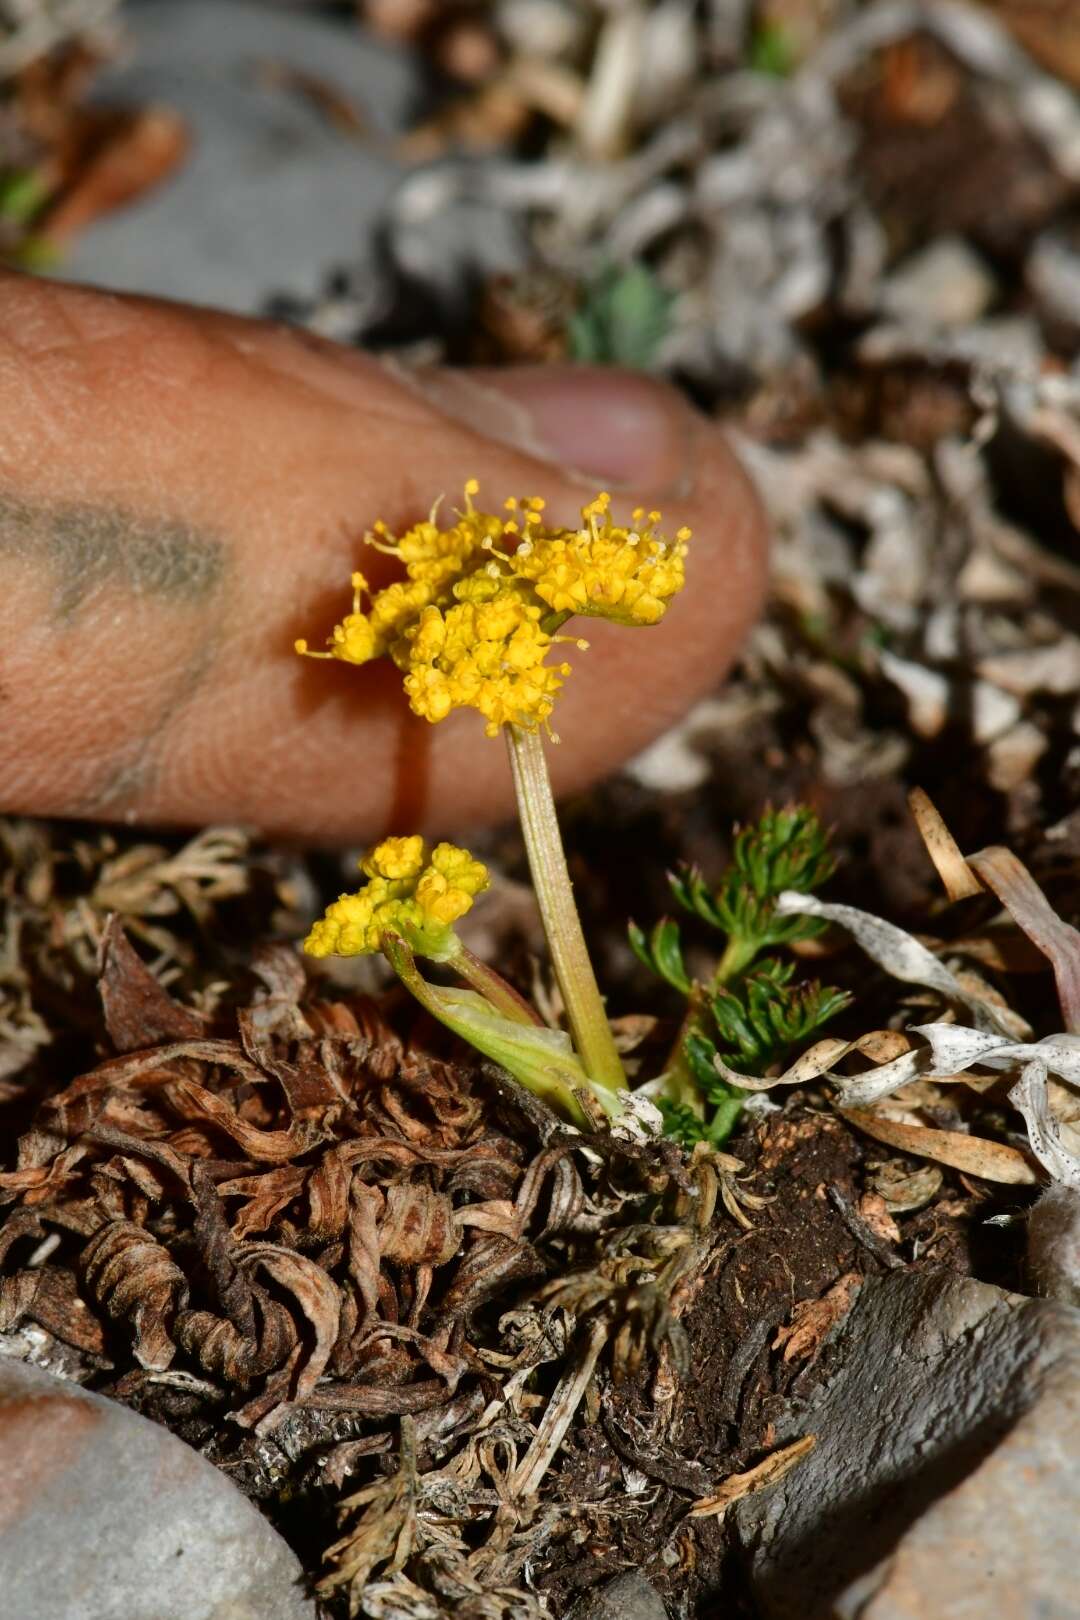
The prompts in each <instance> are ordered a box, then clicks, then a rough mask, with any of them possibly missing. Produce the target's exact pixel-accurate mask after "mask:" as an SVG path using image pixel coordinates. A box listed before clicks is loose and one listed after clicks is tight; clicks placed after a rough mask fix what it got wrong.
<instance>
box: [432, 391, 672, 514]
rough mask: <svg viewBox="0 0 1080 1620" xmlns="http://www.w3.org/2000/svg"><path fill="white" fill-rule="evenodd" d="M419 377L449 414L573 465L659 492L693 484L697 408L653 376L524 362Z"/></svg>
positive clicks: (589, 474) (573, 469) (609, 480)
mask: <svg viewBox="0 0 1080 1620" xmlns="http://www.w3.org/2000/svg"><path fill="white" fill-rule="evenodd" d="M413 382H414V384H415V386H417V387H419V388H420V389H421V391H422V392H423V393H424V395H425V397H426V398H427V399H429V400H430V401H431V403H432V404H433V405H436V406H438V408H439V409H440V410H442V411H444V412H445V413H446V415H448V416H452V417H454V418H455V419H456V420H458V421H461V422H465V423H467V425H468V426H469V427H471V428H473V429H474V430H475V431H476V432H477V433H482V434H483V435H484V436H485V437H486V438H489V439H495V440H496V441H497V442H498V443H500V444H508V445H512V446H513V448H514V449H516V450H524V451H525V452H526V453H527V454H528V455H531V456H536V457H538V458H539V459H541V460H543V461H552V462H555V463H557V465H558V466H559V467H561V468H562V470H563V471H564V472H568V473H571V474H573V473H577V474H578V475H580V476H581V477H582V478H585V479H590V480H593V481H595V480H596V479H602V480H603V481H604V482H605V483H606V484H612V485H616V486H618V485H623V486H626V487H628V488H632V489H636V490H650V491H655V492H656V493H658V494H659V493H662V492H666V493H668V494H675V495H685V494H686V493H687V491H688V489H689V486H690V483H691V474H692V466H691V462H692V452H693V441H694V436H695V417H694V413H693V412H692V411H691V410H690V408H689V407H688V406H687V405H686V404H685V403H684V401H683V400H682V399H681V397H680V396H679V395H678V394H677V393H676V392H675V391H674V389H672V388H669V387H668V386H667V385H666V384H664V383H660V382H655V381H653V379H652V378H650V377H644V376H641V375H640V374H638V373H635V372H625V371H607V370H603V369H600V368H593V367H589V366H522V367H507V368H505V369H502V370H494V369H489V368H486V367H485V368H480V367H477V368H474V369H470V370H468V371H449V370H447V371H434V370H432V371H426V372H417V373H414V375H413Z"/></svg>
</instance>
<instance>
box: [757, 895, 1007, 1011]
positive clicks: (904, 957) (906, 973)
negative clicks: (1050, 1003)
mask: <svg viewBox="0 0 1080 1620" xmlns="http://www.w3.org/2000/svg"><path fill="white" fill-rule="evenodd" d="M776 909H777V911H778V912H779V913H780V915H781V916H791V915H792V914H793V913H796V912H801V913H804V914H805V915H807V916H810V917H823V918H825V919H826V921H828V922H834V923H838V924H839V925H840V927H841V928H845V929H847V931H848V933H849V934H851V936H852V938H853V939H854V940H855V942H856V944H857V945H859V946H861V948H862V949H863V950H864V951H865V952H866V954H867V956H868V957H869V958H870V960H871V961H872V962H876V963H877V965H878V967H881V968H884V969H885V972H886V973H889V974H891V975H892V977H893V978H894V979H901V980H903V982H904V983H905V984H923V985H926V986H927V987H928V988H929V989H931V990H937V991H939V992H940V994H941V995H943V996H947V997H948V999H949V1000H950V1001H957V1002H959V1003H960V1005H961V1006H963V1007H967V1008H968V1010H969V1011H970V1012H971V1013H972V1015H973V1016H974V1018H975V1020H976V1022H977V1023H978V1024H980V1025H981V1026H982V1027H984V1028H989V1029H994V1030H996V1031H997V1032H998V1033H999V1034H1002V1035H1007V1036H1009V1037H1010V1038H1015V1037H1017V1036H1018V1035H1019V1036H1021V1037H1022V1036H1024V1035H1027V1034H1030V1030H1029V1029H1028V1027H1027V1025H1026V1024H1024V1023H1023V1020H1022V1019H1020V1018H1018V1017H1017V1015H1016V1014H1015V1013H1013V1012H1010V1011H1009V1010H1008V1009H1007V1008H1004V1007H996V1006H994V1004H993V1003H992V1002H991V1001H990V1000H989V999H988V998H987V997H985V996H980V995H977V994H975V993H973V992H972V991H970V990H967V989H965V987H964V986H963V985H962V984H961V982H960V980H959V979H958V978H957V977H956V975H955V973H952V972H951V971H950V970H949V969H948V968H947V967H946V966H945V964H944V962H941V961H939V960H938V958H937V957H936V956H934V954H933V953H932V952H931V951H928V950H927V948H926V946H925V945H920V943H919V941H918V940H917V939H915V938H914V937H913V935H911V934H909V933H907V932H906V931H905V930H904V929H903V928H898V927H897V926H896V924H895V923H890V922H886V921H885V920H884V918H882V917H875V916H873V914H872V913H871V912H869V911H860V910H859V909H858V907H856V906H844V905H833V904H830V903H829V902H828V901H826V900H817V899H815V897H814V896H813V895H809V894H798V893H796V892H795V890H793V889H787V890H785V892H784V893H783V894H782V895H781V896H780V898H779V899H778V900H777V902H776Z"/></svg>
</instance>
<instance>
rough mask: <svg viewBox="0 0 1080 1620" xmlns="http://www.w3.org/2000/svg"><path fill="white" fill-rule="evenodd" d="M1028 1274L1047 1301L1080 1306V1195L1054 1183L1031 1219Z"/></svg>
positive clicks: (1058, 1183)
mask: <svg viewBox="0 0 1080 1620" xmlns="http://www.w3.org/2000/svg"><path fill="white" fill-rule="evenodd" d="M1028 1271H1029V1273H1030V1275H1031V1277H1032V1280H1033V1281H1034V1283H1035V1286H1036V1290H1037V1292H1038V1293H1040V1294H1045V1295H1046V1297H1047V1299H1062V1300H1064V1301H1065V1303H1066V1304H1067V1305H1080V1193H1078V1192H1077V1191H1076V1190H1075V1188H1073V1187H1063V1186H1062V1185H1061V1184H1060V1182H1054V1183H1052V1184H1051V1185H1050V1186H1049V1187H1047V1189H1046V1191H1045V1192H1044V1193H1043V1195H1042V1197H1041V1198H1040V1199H1039V1202H1038V1203H1037V1204H1036V1205H1035V1208H1034V1209H1033V1210H1032V1211H1031V1214H1030V1215H1029V1217H1028Z"/></svg>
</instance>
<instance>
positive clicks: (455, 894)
mask: <svg viewBox="0 0 1080 1620" xmlns="http://www.w3.org/2000/svg"><path fill="white" fill-rule="evenodd" d="M360 868H361V871H362V872H363V873H364V875H365V876H366V877H367V879H368V881H367V883H365V884H364V886H363V887H362V888H361V889H359V890H358V891H357V893H356V894H343V895H341V896H339V898H338V899H337V900H335V901H334V902H333V904H332V905H330V906H328V907H327V908H326V915H325V916H324V917H321V918H320V919H319V921H318V922H317V923H315V924H314V925H313V926H312V929H311V932H310V933H309V934H308V936H307V939H305V941H304V950H305V951H306V952H307V954H308V955H309V956H317V957H321V956H364V955H368V954H371V953H373V952H376V951H379V950H381V949H382V943H383V938H384V936H385V935H386V934H388V933H394V934H400V935H402V937H403V938H404V939H405V940H406V942H407V943H408V945H409V946H410V947H411V948H412V949H413V950H414V951H416V952H417V953H418V954H420V955H423V956H433V957H435V958H436V959H439V958H444V959H445V958H447V957H449V956H451V955H452V954H453V952H454V950H455V948H456V943H457V942H456V940H455V938H454V934H453V930H452V924H453V923H455V922H457V920H458V918H459V917H463V916H464V915H465V913H466V912H467V911H468V910H469V908H470V907H471V905H472V903H473V899H474V898H475V896H476V895H478V894H480V893H482V891H483V890H484V889H486V888H487V887H488V883H489V881H490V880H489V878H488V874H487V869H486V867H485V866H483V865H482V863H481V862H480V861H477V860H474V859H473V857H472V856H471V855H470V854H469V852H468V850H465V849H459V848H458V847H457V846H456V845H455V844H445V843H444V844H436V846H435V848H434V849H433V850H432V851H431V854H430V857H429V856H428V853H427V847H426V845H425V843H424V840H423V839H422V838H421V837H420V836H419V835H418V834H416V835H414V836H412V837H409V838H386V839H384V840H383V842H382V843H381V844H377V845H376V846H375V848H374V849H372V850H369V851H368V853H367V854H366V855H365V856H364V857H363V859H362V860H361V862H360Z"/></svg>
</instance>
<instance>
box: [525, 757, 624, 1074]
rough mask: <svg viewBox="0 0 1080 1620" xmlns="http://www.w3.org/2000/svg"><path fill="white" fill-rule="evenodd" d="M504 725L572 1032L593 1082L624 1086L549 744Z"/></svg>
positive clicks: (535, 883) (538, 892) (539, 898)
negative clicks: (573, 877) (558, 808)
mask: <svg viewBox="0 0 1080 1620" xmlns="http://www.w3.org/2000/svg"><path fill="white" fill-rule="evenodd" d="M504 729H505V731H506V746H507V749H508V751H509V754H510V769H511V771H512V772H513V777H514V791H515V793H516V794H517V802H518V813H519V814H520V816H521V829H522V832H523V833H524V835H525V848H526V851H527V853H528V856H529V867H530V869H531V871H532V880H533V888H534V889H535V890H536V898H537V901H538V902H539V906H540V915H541V918H542V919H543V923H544V932H545V933H546V935H547V941H548V947H549V949H550V951H551V960H552V964H553V966H554V968H555V977H556V979H557V980H558V983H559V989H560V991H561V992H562V998H563V1005H564V1006H565V1008H566V1016H567V1020H568V1022H569V1024H570V1033H571V1034H572V1036H573V1038H574V1045H575V1047H576V1048H577V1052H578V1055H579V1057H580V1058H581V1061H582V1065H583V1066H584V1069H585V1072H586V1073H587V1074H588V1076H589V1078H590V1080H595V1081H596V1082H597V1083H598V1084H599V1085H602V1086H605V1087H607V1088H609V1089H622V1088H625V1086H626V1083H627V1082H626V1074H625V1071H624V1069H623V1066H622V1060H621V1059H620V1057H619V1054H618V1052H617V1051H616V1049H615V1042H614V1039H613V1038H612V1034H611V1027H610V1025H609V1024H608V1021H607V1014H606V1012H605V1011H604V1003H603V1001H602V1000H601V998H600V990H599V987H598V985H597V983H596V975H595V973H594V972H593V967H592V963H591V961H590V960H589V953H588V950H587V949H586V946H585V936H584V934H583V933H582V931H581V919H580V918H579V917H578V913H577V906H576V905H575V904H574V889H573V885H572V883H571V882H570V873H569V871H568V869H567V865H566V856H565V854H564V853H563V846H562V837H561V835H560V833H559V822H558V818H557V816H556V814H555V800H554V797H553V796H552V792H551V779H550V777H549V776H548V769H547V760H546V759H545V758H544V745H543V742H542V740H541V737H540V734H539V732H537V731H525V730H523V729H522V728H521V727H520V726H506V727H505V728H504Z"/></svg>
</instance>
